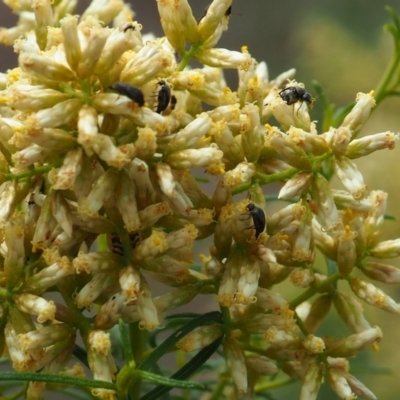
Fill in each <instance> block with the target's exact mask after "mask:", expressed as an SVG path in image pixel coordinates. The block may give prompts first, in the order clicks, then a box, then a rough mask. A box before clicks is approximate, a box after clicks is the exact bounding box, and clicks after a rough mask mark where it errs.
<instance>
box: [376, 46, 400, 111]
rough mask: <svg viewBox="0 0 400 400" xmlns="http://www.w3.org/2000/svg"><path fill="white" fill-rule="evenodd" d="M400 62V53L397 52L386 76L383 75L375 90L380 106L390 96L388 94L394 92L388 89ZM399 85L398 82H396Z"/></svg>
mask: <svg viewBox="0 0 400 400" xmlns="http://www.w3.org/2000/svg"><path fill="white" fill-rule="evenodd" d="M399 62H400V53H398V52H396V54H395V57H393V60H392V62H391V63H390V64H389V66H388V68H387V70H386V72H385V74H384V75H383V77H382V79H381V81H380V82H379V83H378V86H377V87H376V89H375V96H374V98H375V101H376V102H377V104H379V103H380V102H381V101H382V100H383V99H384V98H385V97H386V96H387V94H388V92H390V91H392V90H393V89H391V90H388V89H387V86H388V85H389V83H390V81H391V79H392V78H393V75H394V73H395V71H396V69H397V68H398V66H399ZM396 84H397V82H396Z"/></svg>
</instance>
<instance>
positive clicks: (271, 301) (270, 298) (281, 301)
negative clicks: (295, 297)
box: [256, 287, 288, 311]
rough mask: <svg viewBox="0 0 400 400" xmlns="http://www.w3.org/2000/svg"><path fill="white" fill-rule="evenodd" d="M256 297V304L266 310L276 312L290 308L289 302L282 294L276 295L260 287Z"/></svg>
mask: <svg viewBox="0 0 400 400" xmlns="http://www.w3.org/2000/svg"><path fill="white" fill-rule="evenodd" d="M256 297H257V303H256V304H257V305H258V306H259V307H262V308H264V309H266V310H272V311H274V310H279V309H282V308H288V301H287V300H286V299H285V298H284V297H282V296H281V295H280V294H278V293H275V292H274V291H272V290H268V289H264V288H261V287H258V288H257V292H256Z"/></svg>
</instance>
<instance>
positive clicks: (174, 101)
mask: <svg viewBox="0 0 400 400" xmlns="http://www.w3.org/2000/svg"><path fill="white" fill-rule="evenodd" d="M177 102H178V99H177V98H176V97H175V96H174V95H172V96H171V101H170V103H169V104H170V108H171V111H173V110H175V107H176V103H177Z"/></svg>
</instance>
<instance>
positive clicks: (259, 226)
mask: <svg viewBox="0 0 400 400" xmlns="http://www.w3.org/2000/svg"><path fill="white" fill-rule="evenodd" d="M246 209H247V211H249V213H250V216H249V218H250V217H253V224H254V225H252V226H249V227H248V228H245V229H255V231H256V239H258V237H259V236H260V234H261V233H262V232H264V229H265V214H264V211H263V210H262V209H261V208H260V207H257V206H256V205H255V204H254V203H249V204H248V205H247V206H246Z"/></svg>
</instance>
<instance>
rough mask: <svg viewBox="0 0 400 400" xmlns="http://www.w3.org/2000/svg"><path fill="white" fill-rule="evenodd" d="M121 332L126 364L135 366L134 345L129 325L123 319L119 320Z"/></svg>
mask: <svg viewBox="0 0 400 400" xmlns="http://www.w3.org/2000/svg"><path fill="white" fill-rule="evenodd" d="M118 326H119V334H120V335H121V345H122V349H123V352H124V358H125V364H126V365H129V366H133V367H135V366H136V364H135V361H134V357H133V352H132V346H131V343H130V338H129V331H128V327H127V325H126V324H125V322H124V321H122V319H120V320H119V322H118Z"/></svg>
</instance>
